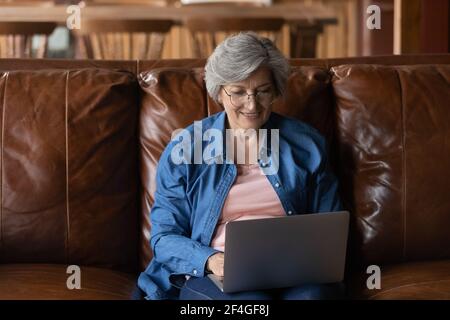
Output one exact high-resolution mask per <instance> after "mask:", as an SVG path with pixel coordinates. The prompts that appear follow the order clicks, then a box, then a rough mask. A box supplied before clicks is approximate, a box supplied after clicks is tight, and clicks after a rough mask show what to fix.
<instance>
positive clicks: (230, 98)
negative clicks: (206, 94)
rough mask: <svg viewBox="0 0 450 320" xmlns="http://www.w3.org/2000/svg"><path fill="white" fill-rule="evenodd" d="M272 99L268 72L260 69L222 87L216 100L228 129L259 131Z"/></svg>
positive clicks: (272, 90) (270, 106)
mask: <svg viewBox="0 0 450 320" xmlns="http://www.w3.org/2000/svg"><path fill="white" fill-rule="evenodd" d="M248 95H250V97H249V96H248ZM256 95H258V97H257V96H256ZM274 97H275V90H274V87H273V82H272V76H271V73H270V70H269V69H268V68H265V67H262V68H259V69H257V70H256V71H255V72H253V73H252V74H251V75H250V76H249V77H248V78H247V79H245V80H243V81H240V82H234V83H229V84H227V85H224V86H222V89H221V90H220V93H219V98H218V100H219V102H220V103H221V104H222V105H223V106H224V109H225V112H226V113H227V118H228V125H229V127H230V128H232V129H259V128H260V127H261V126H262V125H263V124H264V123H265V122H266V121H267V119H268V118H269V116H270V113H271V111H272V101H273V99H274Z"/></svg>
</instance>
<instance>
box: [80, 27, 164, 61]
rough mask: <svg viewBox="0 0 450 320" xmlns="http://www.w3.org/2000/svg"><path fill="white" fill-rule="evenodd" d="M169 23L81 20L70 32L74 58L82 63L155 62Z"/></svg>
mask: <svg viewBox="0 0 450 320" xmlns="http://www.w3.org/2000/svg"><path fill="white" fill-rule="evenodd" d="M172 25H173V21H172V20H165V19H161V20H103V19H102V20H97V19H84V20H82V22H81V29H79V30H73V32H74V34H75V37H76V42H77V55H76V56H77V57H78V58H83V59H114V60H124V59H125V60H128V59H159V58H160V57H161V53H162V50H163V47H164V40H165V36H166V34H167V33H168V32H169V31H170V28H171V27H172Z"/></svg>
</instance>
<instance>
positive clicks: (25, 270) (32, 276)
mask: <svg viewBox="0 0 450 320" xmlns="http://www.w3.org/2000/svg"><path fill="white" fill-rule="evenodd" d="M67 267H68V266H67V265H56V264H4V265H0V300H40V299H42V300H47V299H58V300H65V299H75V300H122V299H140V298H141V296H140V291H139V290H138V289H137V287H136V276H134V275H131V274H128V273H123V272H119V271H113V270H108V269H101V268H93V267H85V266H80V285H81V289H75V288H74V289H71V290H70V289H68V287H67V280H68V278H69V277H70V276H71V275H73V274H74V273H73V272H70V273H66V271H67ZM71 280H72V279H69V283H73V282H72V281H71Z"/></svg>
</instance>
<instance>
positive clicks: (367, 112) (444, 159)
mask: <svg viewBox="0 0 450 320" xmlns="http://www.w3.org/2000/svg"><path fill="white" fill-rule="evenodd" d="M332 72H333V80H332V81H333V89H334V92H335V95H336V104H337V131H338V140H339V145H338V148H339V150H340V151H339V176H340V184H341V190H342V196H343V200H344V203H345V206H346V207H347V208H348V209H350V211H351V212H352V216H353V218H354V219H353V221H352V228H351V230H352V232H351V238H350V243H352V244H354V245H355V246H354V248H353V249H354V251H352V252H353V253H352V258H354V257H355V255H356V256H358V257H359V258H360V259H359V260H360V261H359V262H360V263H362V264H364V265H365V266H367V265H368V264H372V263H374V264H388V263H396V262H407V261H415V260H435V259H448V258H450V246H448V245H444V244H448V243H450V232H449V230H448V226H449V225H450V202H449V201H448V190H449V189H450V179H449V177H450V166H449V163H450V143H449V141H450V126H449V125H448V124H449V123H450V112H449V111H450V110H449V104H448V102H449V101H450V90H449V89H450V66H448V65H421V66H380V65H342V66H337V67H333V68H332Z"/></svg>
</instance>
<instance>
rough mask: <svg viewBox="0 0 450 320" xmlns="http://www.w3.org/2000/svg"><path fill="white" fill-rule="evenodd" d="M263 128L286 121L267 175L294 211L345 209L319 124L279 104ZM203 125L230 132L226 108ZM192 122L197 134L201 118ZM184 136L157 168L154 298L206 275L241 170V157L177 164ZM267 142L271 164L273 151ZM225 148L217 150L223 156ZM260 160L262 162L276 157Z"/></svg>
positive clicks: (150, 279)
mask: <svg viewBox="0 0 450 320" xmlns="http://www.w3.org/2000/svg"><path fill="white" fill-rule="evenodd" d="M263 128H265V129H268V131H270V129H279V131H278V134H279V148H278V150H279V160H278V161H279V164H278V170H277V172H276V173H274V174H270V175H266V177H267V179H268V180H269V182H270V184H271V185H272V186H273V188H274V190H275V192H276V194H277V195H278V197H279V199H280V201H281V204H282V207H283V208H284V211H285V213H286V215H293V214H307V213H319V212H330V211H338V210H340V209H341V204H340V201H339V197H338V190H337V189H338V186H337V181H336V179H335V177H334V175H333V174H332V173H331V172H330V170H329V167H328V162H327V156H326V145H325V140H324V138H323V137H322V136H321V135H320V134H319V133H318V131H317V130H315V129H314V128H312V127H310V126H308V125H307V124H305V123H303V122H300V121H298V120H295V119H291V118H288V117H285V116H281V115H279V114H277V113H274V112H272V113H271V115H270V117H269V119H268V121H267V122H266V123H265V124H264V126H263ZM201 129H202V130H203V132H205V131H206V130H208V129H219V130H221V132H224V135H225V129H226V113H225V112H220V113H217V114H215V115H213V116H210V117H208V118H205V119H203V120H202V121H201ZM186 130H187V131H188V132H189V133H191V134H192V136H193V133H194V125H191V126H189V127H188V128H186ZM177 143H179V142H177V141H176V139H174V140H172V141H171V142H170V143H169V144H168V146H167V147H166V149H165V150H164V152H163V153H162V155H161V158H160V160H159V163H158V168H157V174H156V192H155V201H154V205H153V207H152V209H151V226H152V227H151V236H150V245H151V248H152V250H153V254H154V256H153V259H152V261H151V262H150V264H149V265H148V267H147V269H146V270H145V271H144V272H142V273H141V274H140V276H139V279H138V286H139V287H140V288H141V289H142V290H143V291H144V293H145V295H146V297H145V298H146V299H176V298H177V297H178V293H179V288H180V287H181V286H182V285H183V282H184V281H185V276H186V275H189V276H192V277H203V276H205V266H206V261H207V260H208V258H209V257H210V256H211V255H212V254H214V253H216V252H217V251H216V250H215V249H213V248H211V247H210V243H211V240H212V237H213V233H214V231H215V227H216V225H217V222H218V220H219V218H220V215H221V212H222V207H223V205H224V202H225V199H226V197H227V195H228V192H229V190H230V188H231V186H232V185H233V183H234V181H235V179H236V176H237V168H236V165H235V164H233V163H229V162H227V161H223V163H216V162H212V163H211V162H208V161H207V160H211V159H205V161H204V162H202V163H201V164H183V163H182V164H175V163H174V162H173V159H172V158H171V154H172V150H173V148H174V147H175V146H176V145H177ZM192 144H193V143H192ZM192 148H194V146H192ZM267 149H268V150H266V151H267V154H268V155H269V156H268V158H266V161H268V162H269V164H270V161H271V160H273V159H272V158H273V157H271V155H272V153H271V150H270V146H269V147H268V148H267ZM224 153H226V152H223V153H218V154H217V155H215V156H218V157H222V158H223V157H224ZM258 162H259V164H260V167H264V166H266V165H267V164H268V163H267V162H266V163H265V162H264V161H262V160H261V161H258ZM255 192H257V190H255Z"/></svg>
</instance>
